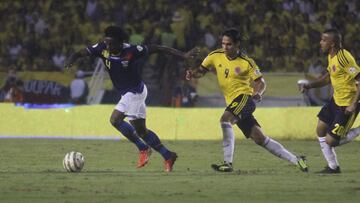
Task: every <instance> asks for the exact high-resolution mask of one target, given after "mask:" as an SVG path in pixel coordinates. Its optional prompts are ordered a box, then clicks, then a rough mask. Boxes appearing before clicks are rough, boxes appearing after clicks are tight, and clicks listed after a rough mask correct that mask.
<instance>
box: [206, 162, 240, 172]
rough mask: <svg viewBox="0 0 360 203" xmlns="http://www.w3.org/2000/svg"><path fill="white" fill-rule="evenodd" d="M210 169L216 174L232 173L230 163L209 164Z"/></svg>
mask: <svg viewBox="0 0 360 203" xmlns="http://www.w3.org/2000/svg"><path fill="white" fill-rule="evenodd" d="M211 168H212V169H214V171H218V172H233V171H234V169H233V167H232V164H231V163H226V162H224V163H223V164H211Z"/></svg>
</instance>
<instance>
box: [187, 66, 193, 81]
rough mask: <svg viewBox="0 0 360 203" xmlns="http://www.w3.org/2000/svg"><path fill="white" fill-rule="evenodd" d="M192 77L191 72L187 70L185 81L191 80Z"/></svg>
mask: <svg viewBox="0 0 360 203" xmlns="http://www.w3.org/2000/svg"><path fill="white" fill-rule="evenodd" d="M192 76H193V71H192V70H190V69H189V70H186V75H185V79H186V80H191V78H192Z"/></svg>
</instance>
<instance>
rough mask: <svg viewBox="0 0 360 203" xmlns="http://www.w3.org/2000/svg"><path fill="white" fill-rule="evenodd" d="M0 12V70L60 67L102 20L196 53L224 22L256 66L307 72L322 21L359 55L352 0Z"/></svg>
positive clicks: (57, 6)
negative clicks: (235, 32) (234, 30)
mask: <svg viewBox="0 0 360 203" xmlns="http://www.w3.org/2000/svg"><path fill="white" fill-rule="evenodd" d="M0 18H1V19H2V20H1V23H0V41H1V44H2V46H1V48H0V70H2V71H6V69H7V68H8V67H9V66H11V65H15V66H16V69H17V70H19V71H21V70H27V71H40V70H41V71H61V70H62V68H63V63H64V60H66V57H67V56H68V54H69V53H70V52H71V51H73V50H72V49H77V48H79V47H81V46H82V45H83V44H84V43H85V44H89V43H92V42H96V41H98V40H100V39H101V37H102V33H103V30H104V28H105V27H106V26H107V25H110V24H116V25H121V26H123V27H124V28H126V30H127V31H128V32H129V41H130V42H131V43H139V44H141V43H152V42H156V43H160V44H163V45H167V46H171V47H176V48H178V49H181V50H187V49H189V48H191V47H193V46H200V47H203V48H204V53H206V52H207V51H209V50H211V49H214V47H216V46H218V36H219V34H220V31H221V30H222V29H223V28H224V27H236V28H237V29H239V30H241V32H242V33H243V38H244V43H243V44H244V45H246V49H247V52H248V54H249V55H250V56H252V57H254V58H255V60H256V61H257V62H258V64H259V66H260V67H261V68H262V69H263V70H264V71H290V72H294V71H300V72H301V71H304V70H307V68H308V67H309V66H310V65H311V63H312V62H315V61H317V60H315V58H317V57H318V55H319V51H318V50H319V46H318V42H319V37H320V32H321V31H323V30H324V29H325V28H328V27H335V28H338V29H339V30H340V31H341V33H342V34H343V35H344V38H345V44H344V46H345V47H346V48H348V49H349V50H350V51H351V52H352V53H353V55H355V56H356V57H359V56H360V40H359V38H358V37H357V33H359V32H360V24H359V23H356V22H359V20H360V1H356V0H345V1H339V2H337V1H327V0H316V1H315V0H242V1H238V0H199V1H191V0H177V1H170V0H136V1H126V0H109V1H100V0H87V1H86V0H83V1H72V0H39V1H25V0H15V1H6V2H2V3H1V4H0ZM350 44H351V46H348V45H350ZM84 63H85V62H84ZM89 63H90V62H89ZM150 63H157V62H156V60H150ZM86 65H87V66H85V67H86V68H89V69H91V66H90V65H89V64H86Z"/></svg>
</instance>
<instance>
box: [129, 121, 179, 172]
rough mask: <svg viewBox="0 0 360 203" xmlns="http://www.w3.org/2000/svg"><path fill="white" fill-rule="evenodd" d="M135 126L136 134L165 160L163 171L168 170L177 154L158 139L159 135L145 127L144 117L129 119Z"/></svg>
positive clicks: (170, 168)
mask: <svg viewBox="0 0 360 203" xmlns="http://www.w3.org/2000/svg"><path fill="white" fill-rule="evenodd" d="M130 122H131V124H132V125H133V126H134V127H135V130H136V132H137V134H138V135H139V136H140V137H141V138H142V139H143V140H144V141H145V142H146V143H147V144H148V145H149V146H151V148H153V149H154V150H156V151H157V152H159V153H160V154H161V156H162V157H163V158H164V160H165V171H167V172H170V171H171V170H172V167H173V165H174V163H175V161H176V158H177V155H176V153H174V152H171V151H170V150H168V149H167V148H166V147H165V146H164V145H163V144H162V143H161V141H160V138H159V136H157V135H156V133H154V132H153V131H151V130H149V129H147V128H146V120H145V119H135V120H131V121H130Z"/></svg>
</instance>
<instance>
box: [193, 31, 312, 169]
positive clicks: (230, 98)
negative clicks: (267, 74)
mask: <svg viewBox="0 0 360 203" xmlns="http://www.w3.org/2000/svg"><path fill="white" fill-rule="evenodd" d="M240 38H241V37H240V35H239V32H238V31H237V30H236V29H228V30H226V31H224V32H223V33H222V36H221V39H222V41H221V44H222V48H221V49H218V50H215V51H213V52H211V53H210V54H209V55H208V56H207V57H206V58H205V59H204V60H203V62H202V64H201V65H200V66H199V67H198V68H196V69H194V70H188V71H187V73H186V78H187V79H188V80H190V79H191V78H192V77H195V78H199V77H202V76H203V75H204V74H205V73H206V72H208V71H209V70H210V68H213V69H214V70H215V71H216V74H217V79H218V82H219V85H220V88H221V91H222V93H223V95H224V97H225V100H226V104H227V107H226V109H225V111H224V113H223V115H222V116H221V119H220V123H221V128H222V132H223V144H224V145H223V147H224V148H223V149H224V163H222V164H212V165H211V167H212V168H213V169H214V170H215V171H220V172H231V171H233V167H232V163H233V153H234V145H235V138H234V132H233V129H232V125H233V124H236V125H237V126H238V127H239V128H240V129H241V131H242V132H243V133H244V135H245V136H246V138H251V139H252V140H254V142H255V143H256V144H258V145H260V146H262V147H264V148H265V149H266V150H268V151H269V152H271V153H272V154H274V155H276V156H278V157H280V158H282V159H285V160H287V161H289V162H291V163H293V164H294V165H297V166H299V168H300V169H301V170H302V171H308V167H307V165H306V163H305V159H304V157H297V156H295V155H294V154H293V153H291V152H289V151H288V150H287V149H285V148H284V147H283V146H282V145H281V144H280V143H278V142H277V141H275V140H273V139H271V138H270V137H268V136H265V135H264V134H263V132H262V130H261V128H260V125H259V123H258V122H257V120H256V119H255V118H254V116H253V112H254V111H255V108H256V105H255V102H257V101H260V100H261V98H262V95H263V93H264V91H265V88H266V85H265V80H264V79H263V77H262V74H261V72H260V69H259V67H258V66H257V65H256V63H255V62H254V60H252V59H251V58H250V57H248V56H247V55H245V54H243V53H242V52H241V51H240V48H239V46H240ZM252 83H254V86H252V85H251V84H252Z"/></svg>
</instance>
